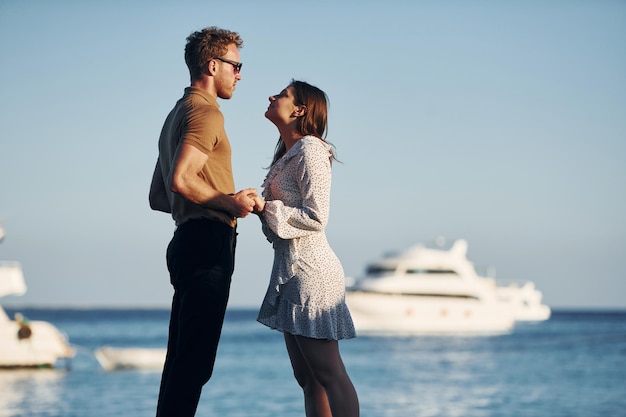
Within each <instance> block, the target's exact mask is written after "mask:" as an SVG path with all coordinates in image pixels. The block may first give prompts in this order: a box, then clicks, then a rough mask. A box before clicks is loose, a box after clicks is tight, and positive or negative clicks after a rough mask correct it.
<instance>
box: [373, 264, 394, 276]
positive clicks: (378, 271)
mask: <svg viewBox="0 0 626 417" xmlns="http://www.w3.org/2000/svg"><path fill="white" fill-rule="evenodd" d="M395 270H396V269H395V268H389V267H384V266H370V267H368V268H367V273H368V274H370V275H384V274H393V273H394V272H395Z"/></svg>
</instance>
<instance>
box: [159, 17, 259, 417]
mask: <svg viewBox="0 0 626 417" xmlns="http://www.w3.org/2000/svg"><path fill="white" fill-rule="evenodd" d="M242 45H243V41H242V39H241V38H240V37H239V34H237V33H236V32H230V31H227V30H223V29H219V28H216V27H209V28H206V29H203V30H201V31H197V32H194V33H192V34H191V35H189V37H188V38H187V45H186V46H185V62H186V63H187V67H188V68H189V73H190V76H191V86H190V87H187V88H186V89H185V92H184V95H183V97H182V98H181V99H180V100H179V101H178V102H177V103H176V105H175V106H174V108H173V110H172V111H171V112H170V114H169V115H168V116H167V119H166V120H165V124H164V125H163V129H162V131H161V136H160V138H159V157H158V159H157V163H156V167H155V170H154V175H153V177H152V184H151V186H150V196H149V200H150V207H151V208H152V209H153V210H159V211H163V212H166V213H171V214H172V217H173V219H174V221H175V223H176V226H177V228H176V231H175V232H174V236H173V238H172V240H171V242H170V244H169V246H168V248H167V266H168V270H169V272H170V281H171V283H172V286H173V287H174V296H173V301H172V312H171V317H170V328H169V340H168V346H167V357H166V360H165V367H164V369H163V375H162V378H161V388H160V391H159V400H158V405H157V417H170V416H176V417H187V416H194V415H195V412H196V408H197V406H198V401H199V400H200V394H201V392H202V387H203V385H204V384H205V383H206V382H207V381H208V380H209V379H210V377H211V374H212V372H213V365H214V363H215V355H216V353H217V345H218V342H219V339H220V335H221V331H222V324H223V321H224V313H225V311H226V303H227V301H228V296H229V291H230V282H231V276H232V272H233V268H234V252H235V243H236V231H235V227H236V218H237V217H245V216H247V215H248V214H249V213H250V212H252V209H253V207H254V200H253V199H252V198H251V197H252V196H255V195H256V190H255V189H254V188H248V189H245V190H242V191H239V192H238V193H235V186H234V180H233V174H232V168H231V148H230V144H229V141H228V137H227V136H226V132H225V130H224V118H223V115H222V113H221V112H220V110H219V105H218V104H217V98H218V97H219V98H222V99H230V98H231V97H232V95H233V91H234V90H235V85H236V84H237V81H239V80H240V79H241V74H240V70H241V63H240V62H239V48H241V47H242Z"/></svg>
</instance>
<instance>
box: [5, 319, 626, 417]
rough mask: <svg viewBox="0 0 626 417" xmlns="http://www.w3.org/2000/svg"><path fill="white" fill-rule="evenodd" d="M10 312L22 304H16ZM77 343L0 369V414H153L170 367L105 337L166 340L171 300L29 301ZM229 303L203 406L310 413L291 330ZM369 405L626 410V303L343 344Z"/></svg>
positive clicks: (408, 415) (426, 409)
mask: <svg viewBox="0 0 626 417" xmlns="http://www.w3.org/2000/svg"><path fill="white" fill-rule="evenodd" d="M7 310H8V311H7V313H8V314H9V315H13V313H14V312H15V311H11V310H9V309H7ZM21 311H22V312H23V313H25V315H26V316H27V317H29V318H30V319H31V320H46V321H50V322H52V323H53V324H55V325H56V326H57V327H59V328H60V329H61V330H62V331H64V332H65V333H67V334H68V336H69V338H70V341H71V342H72V344H73V345H74V346H75V347H76V348H77V349H78V354H77V356H76V357H75V358H74V359H72V360H71V363H70V368H71V369H69V370H65V369H63V367H61V369H56V370H38V371H4V372H0V417H17V416H19V417H44V416H45V417H100V416H102V417H105V416H106V417H111V416H115V417H124V416H133V417H135V416H137V417H139V416H153V415H154V409H155V405H156V398H157V394H158V387H159V381H160V373H159V372H158V371H156V372H145V371H144V372H140V371H117V372H105V371H103V370H101V369H100V367H99V365H98V363H97V361H96V360H95V358H94V357H93V354H92V352H93V350H94V349H96V348H98V347H100V346H103V345H111V346H119V347H123V346H142V347H164V346H165V344H166V338H167V324H168V315H169V312H168V311H166V310H45V309H35V310H21ZM255 317H256V311H255V310H229V312H228V315H227V319H226V322H225V325H224V333H223V337H222V343H221V345H220V350H219V352H218V359H217V363H216V369H215V373H214V376H213V379H212V380H211V381H209V383H208V384H207V385H206V386H205V389H204V392H203V395H202V399H201V402H200V406H199V408H198V414H197V415H198V416H232V417H244V416H245V417H249V416H256V417H265V416H267V417H270V416H271V417H276V416H279V417H290V416H303V415H304V412H303V405H302V395H301V392H300V388H299V387H298V386H297V384H296V382H295V380H294V379H293V377H292V374H291V369H290V365H289V360H288V358H287V354H286V352H285V348H284V346H283V340H282V335H281V334H280V333H278V332H276V331H271V330H269V329H267V328H265V327H263V326H261V325H260V324H258V323H256V321H255ZM340 346H341V350H342V354H343V358H344V361H345V363H346V366H347V368H348V372H349V373H350V375H351V377H352V380H353V382H354V385H355V387H356V389H357V391H358V393H359V397H360V402H361V415H362V416H364V417H412V416H416V417H417V416H421V417H427V416H441V417H454V416H463V417H487V416H489V417H508V416H511V417H513V416H514V417H520V416H524V417H525V416H528V417H533V416H542V417H543V416H545V417H560V416H563V417H575V416H580V417H593V416H610V417H616V416H626V312H603V313H600V312H555V313H554V314H553V317H552V318H551V319H550V320H549V321H547V322H544V323H535V324H521V325H517V326H516V328H515V330H514V331H513V332H512V333H511V334H507V335H501V336H492V337H432V336H431V337H385V338H379V337H365V336H362V337H359V338H357V339H353V340H348V341H343V342H341V344H340Z"/></svg>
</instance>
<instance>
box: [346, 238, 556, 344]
mask: <svg viewBox="0 0 626 417" xmlns="http://www.w3.org/2000/svg"><path fill="white" fill-rule="evenodd" d="M466 255H467V242H466V241H464V240H457V241H456V242H455V243H454V245H453V246H452V248H451V249H450V250H442V249H433V248H427V247H425V246H423V245H416V246H414V247H412V248H410V249H408V250H406V251H404V252H401V253H399V254H392V255H388V256H385V257H383V258H381V259H379V260H376V261H375V262H372V263H371V264H369V265H368V266H367V269H366V273H365V275H364V276H363V277H360V278H357V279H354V280H352V279H347V291H346V302H347V304H348V307H349V308H350V312H351V313H352V318H353V320H354V323H355V327H356V328H357V331H359V332H360V333H383V334H384V333H393V334H398V333H406V334H462V333H486V334H493V333H503V332H508V331H510V330H511V329H512V328H513V326H514V323H515V321H516V320H518V319H519V318H520V317H521V313H520V311H521V310H523V309H522V307H520V306H521V305H522V304H523V301H525V302H526V304H527V305H530V304H535V305H536V303H537V302H539V304H540V293H539V300H537V297H536V296H537V293H536V292H533V291H536V290H534V287H532V288H531V287H525V288H526V289H525V290H524V291H525V292H522V291H521V290H520V291H517V290H516V289H515V288H517V287H514V286H509V287H505V288H506V290H504V291H502V289H501V288H500V287H498V286H497V285H496V282H495V280H493V279H491V278H486V277H481V276H479V275H478V274H477V273H476V270H475V268H474V266H473V264H472V263H471V262H470V261H469V260H468V259H467V256H466ZM522 288H524V287H522ZM530 290H532V291H530ZM527 293H529V294H531V295H532V296H533V297H534V298H533V297H530V298H531V299H528V300H526V299H525V298H524V297H523V296H522V294H525V295H528V294H527ZM526 298H528V297H526ZM544 307H545V306H544Z"/></svg>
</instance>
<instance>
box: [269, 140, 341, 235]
mask: <svg viewBox="0 0 626 417" xmlns="http://www.w3.org/2000/svg"><path fill="white" fill-rule="evenodd" d="M329 156H330V155H329V152H328V150H327V149H326V148H323V147H317V146H311V147H306V148H304V149H303V153H302V155H301V156H300V157H299V158H298V159H297V166H296V170H295V179H296V181H297V183H298V188H299V190H300V196H301V200H302V206H301V207H290V206H287V205H285V204H284V203H283V201H281V200H272V201H267V202H266V204H265V210H264V216H263V217H264V221H265V224H266V225H267V227H269V228H270V229H271V231H272V232H274V233H275V234H276V235H277V236H278V237H280V238H281V239H295V238H299V237H303V236H307V235H311V234H314V233H319V232H321V231H323V230H324V228H325V227H326V225H327V224H328V217H329V213H330V185H331V177H332V175H331V165H330V157H329Z"/></svg>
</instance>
